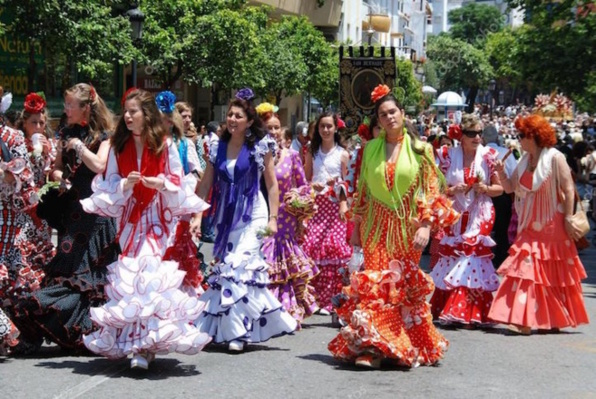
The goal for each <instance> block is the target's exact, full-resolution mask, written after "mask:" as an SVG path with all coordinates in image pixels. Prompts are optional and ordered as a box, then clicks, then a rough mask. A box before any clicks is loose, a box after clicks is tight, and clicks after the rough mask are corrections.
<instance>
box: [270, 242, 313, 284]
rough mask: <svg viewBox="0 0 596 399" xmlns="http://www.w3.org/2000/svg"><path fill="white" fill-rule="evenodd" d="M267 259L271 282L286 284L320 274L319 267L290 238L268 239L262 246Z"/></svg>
mask: <svg viewBox="0 0 596 399" xmlns="http://www.w3.org/2000/svg"><path fill="white" fill-rule="evenodd" d="M262 252H263V254H264V256H265V260H266V261H267V263H268V264H269V280H270V283H271V284H285V283H287V282H289V281H292V280H296V279H306V280H309V279H312V278H313V277H314V276H316V275H317V274H319V268H318V267H317V266H316V264H315V263H314V262H313V261H312V260H311V259H310V258H309V257H308V256H306V254H305V253H304V252H303V251H302V249H301V248H300V247H299V246H298V244H296V243H295V242H292V241H290V240H284V241H279V240H271V241H267V242H266V243H265V244H264V245H263V248H262Z"/></svg>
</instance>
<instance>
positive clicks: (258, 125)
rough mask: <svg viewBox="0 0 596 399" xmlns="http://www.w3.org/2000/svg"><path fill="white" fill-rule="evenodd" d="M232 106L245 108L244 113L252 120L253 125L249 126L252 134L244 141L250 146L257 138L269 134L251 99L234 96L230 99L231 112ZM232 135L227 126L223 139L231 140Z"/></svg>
mask: <svg viewBox="0 0 596 399" xmlns="http://www.w3.org/2000/svg"><path fill="white" fill-rule="evenodd" d="M232 107H238V108H242V109H243V110H244V113H245V114H246V118H247V119H248V121H249V122H250V121H252V125H250V127H249V130H250V131H251V133H252V134H250V135H248V136H246V137H245V139H244V142H245V143H246V144H247V145H248V146H249V147H254V145H255V143H256V142H257V140H261V139H262V138H263V137H265V136H266V135H267V129H266V128H265V126H264V125H263V121H262V120H261V118H259V116H258V115H257V111H256V110H255V107H253V105H252V104H251V103H250V102H249V101H246V100H243V99H240V98H234V99H232V101H230V104H229V105H228V112H230V109H231V108H232ZM231 137H232V135H231V134H230V131H229V130H228V128H227V127H226V130H224V132H223V133H222V134H221V140H223V141H230V138H231Z"/></svg>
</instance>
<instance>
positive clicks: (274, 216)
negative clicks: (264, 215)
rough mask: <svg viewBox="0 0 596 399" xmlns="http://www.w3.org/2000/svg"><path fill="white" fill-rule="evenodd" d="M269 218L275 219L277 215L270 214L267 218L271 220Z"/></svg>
mask: <svg viewBox="0 0 596 399" xmlns="http://www.w3.org/2000/svg"><path fill="white" fill-rule="evenodd" d="M271 219H275V220H277V215H271V216H269V220H271Z"/></svg>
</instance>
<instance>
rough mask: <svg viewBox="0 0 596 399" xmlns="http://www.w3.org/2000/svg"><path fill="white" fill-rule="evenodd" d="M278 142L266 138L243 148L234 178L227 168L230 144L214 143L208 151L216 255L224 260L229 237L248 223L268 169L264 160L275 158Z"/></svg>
mask: <svg viewBox="0 0 596 399" xmlns="http://www.w3.org/2000/svg"><path fill="white" fill-rule="evenodd" d="M275 150H276V145H275V141H274V140H273V139H271V138H270V137H268V136H267V137H264V138H263V139H261V140H260V141H259V142H257V143H256V144H255V146H254V147H252V148H249V147H248V146H247V145H246V144H244V145H243V146H242V149H241V150H240V154H238V158H237V160H236V165H235V166H234V175H233V176H231V175H230V173H229V172H228V168H227V161H228V159H227V151H228V142H227V141H223V140H220V141H216V142H213V143H212V145H211V148H210V149H209V157H210V162H211V163H212V164H213V167H214V177H213V196H212V203H211V205H212V206H211V210H210V214H211V215H213V216H215V218H214V221H215V226H216V228H217V236H216V238H215V246H214V249H213V253H214V255H215V256H216V257H218V258H220V259H223V258H224V257H225V255H226V251H227V244H228V239H229V236H230V233H231V232H232V230H234V229H235V228H236V227H237V226H238V223H240V222H242V223H249V222H250V221H251V219H252V218H251V215H252V210H253V203H254V201H255V198H256V196H257V195H258V193H259V180H260V172H262V171H263V170H264V169H265V164H264V156H265V154H267V153H268V152H272V153H273V154H275Z"/></svg>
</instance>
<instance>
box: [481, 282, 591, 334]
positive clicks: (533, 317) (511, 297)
mask: <svg viewBox="0 0 596 399" xmlns="http://www.w3.org/2000/svg"><path fill="white" fill-rule="evenodd" d="M488 317H489V318H490V319H492V320H494V321H495V322H497V323H503V324H514V325H517V326H524V327H531V328H538V329H547V330H548V329H552V328H565V327H577V326H578V325H580V324H588V323H589V320H588V314H587V312H586V306H585V303H584V299H583V296H582V287H581V283H577V285H574V286H565V287H550V286H546V285H541V284H535V283H534V282H533V281H531V280H526V279H522V278H517V277H510V276H506V277H505V279H504V280H503V282H502V283H501V286H500V287H499V290H498V291H497V294H496V295H495V299H494V301H493V305H492V307H491V309H490V312H489V314H488Z"/></svg>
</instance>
